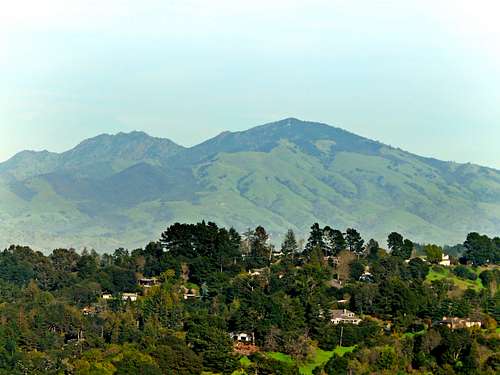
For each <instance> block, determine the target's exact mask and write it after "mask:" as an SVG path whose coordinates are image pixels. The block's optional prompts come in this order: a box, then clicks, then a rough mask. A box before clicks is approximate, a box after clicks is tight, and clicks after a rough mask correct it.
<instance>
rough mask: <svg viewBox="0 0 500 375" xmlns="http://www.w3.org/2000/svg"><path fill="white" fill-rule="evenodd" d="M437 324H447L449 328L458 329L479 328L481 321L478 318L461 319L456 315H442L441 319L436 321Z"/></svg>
mask: <svg viewBox="0 0 500 375" xmlns="http://www.w3.org/2000/svg"><path fill="white" fill-rule="evenodd" d="M438 324H439V325H443V326H447V327H448V328H450V329H460V328H473V327H477V328H481V325H482V323H481V321H479V320H471V319H468V318H467V319H463V318H456V317H452V318H450V317H446V316H444V317H443V320H441V321H439V322H438Z"/></svg>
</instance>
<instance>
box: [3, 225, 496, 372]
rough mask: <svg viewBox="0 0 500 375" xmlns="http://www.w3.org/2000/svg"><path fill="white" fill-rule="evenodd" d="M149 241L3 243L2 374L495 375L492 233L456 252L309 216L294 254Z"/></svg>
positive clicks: (198, 240)
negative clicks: (371, 235)
mask: <svg viewBox="0 0 500 375" xmlns="http://www.w3.org/2000/svg"><path fill="white" fill-rule="evenodd" d="M159 237H160V238H159V240H158V241H154V242H151V243H149V244H148V245H147V246H146V247H144V248H138V249H136V250H133V251H132V252H129V251H127V250H125V249H122V248H121V249H117V250H115V251H114V252H113V253H110V254H101V255H100V254H97V253H96V252H94V251H90V252H89V251H84V252H82V253H78V252H76V251H75V250H73V249H65V248H57V249H55V250H53V251H52V252H51V254H50V255H48V256H45V255H43V254H42V253H40V252H37V251H33V250H32V249H30V248H29V247H22V246H11V247H9V248H8V249H6V250H5V251H3V252H1V253H0V374H9V375H12V374H14V375H16V374H19V375H21V374H35V375H37V374H40V375H42V374H43V375H47V374H49V375H50V374H54V375H55V374H75V375H97V374H99V375H108V374H110V375H111V374H117V375H118V374H120V375H121V374H145V375H160V374H185V375H188V374H202V373H203V374H213V375H215V374H232V375H245V374H248V375H254V374H259V375H260V374H269V375H270V374H283V375H285V374H286V375H288V374H289V375H292V374H316V375H317V374H323V375H324V374H326V375H334V374H335V375H341V374H356V375H357V374H374V373H376V374H395V373H399V374H403V373H409V374H429V373H432V374H448V375H452V374H464V375H472V374H498V373H499V371H500V357H499V352H500V346H499V345H500V344H499V343H500V334H499V331H498V328H497V324H498V322H499V320H500V294H499V289H500V288H499V285H500V269H499V262H500V239H499V238H498V237H496V238H490V237H488V236H486V235H481V234H478V233H470V234H469V235H468V236H467V238H466V239H465V241H464V243H463V248H464V249H465V252H464V254H463V255H462V256H461V257H460V258H459V259H457V258H454V257H451V258H450V257H448V256H447V254H444V253H443V249H442V248H441V247H439V246H437V245H428V246H425V247H424V248H423V249H419V248H418V247H417V246H415V245H414V244H413V242H412V241H411V240H409V239H407V238H405V237H404V236H402V235H401V234H399V233H397V232H391V233H390V235H389V236H388V238H387V246H385V244H382V246H381V245H379V244H378V243H377V242H376V241H375V240H373V239H371V240H367V238H364V237H363V236H362V235H361V233H359V232H358V231H357V230H356V229H353V228H348V229H347V230H338V229H336V228H332V227H329V226H326V227H321V226H320V225H319V224H314V225H313V226H312V227H311V229H310V233H309V235H308V240H307V242H306V243H305V244H304V246H303V247H302V246H301V244H300V243H299V242H298V241H297V239H296V237H295V234H294V232H293V231H292V230H289V231H287V232H286V235H285V236H284V238H285V239H284V241H283V243H282V244H281V246H278V247H275V246H273V245H272V244H270V242H269V235H268V233H267V231H266V229H265V228H264V227H262V226H258V227H256V228H255V229H252V230H249V231H247V232H245V233H243V234H240V233H238V232H237V231H236V230H234V229H226V228H224V227H219V226H217V225H216V224H214V223H205V222H200V223H198V224H180V223H176V224H173V225H172V226H170V227H168V228H167V229H166V230H165V231H163V232H162V233H161V236H159ZM382 247H387V249H388V250H384V249H383V248H382ZM417 250H418V251H417ZM419 254H425V255H419Z"/></svg>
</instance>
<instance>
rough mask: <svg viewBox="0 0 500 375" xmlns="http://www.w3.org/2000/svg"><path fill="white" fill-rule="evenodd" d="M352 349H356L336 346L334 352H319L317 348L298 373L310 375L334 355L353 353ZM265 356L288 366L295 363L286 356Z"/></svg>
mask: <svg viewBox="0 0 500 375" xmlns="http://www.w3.org/2000/svg"><path fill="white" fill-rule="evenodd" d="M354 349H356V347H355V346H349V347H345V346H337V347H336V348H335V349H334V350H331V351H326V350H321V349H319V348H318V349H316V350H315V351H314V355H313V356H312V357H311V358H310V359H309V361H307V362H306V363H303V364H301V365H300V366H299V371H300V373H301V374H302V375H312V373H313V370H314V369H315V368H316V367H319V366H322V365H324V364H326V362H328V361H329V360H330V358H331V357H332V356H333V354H334V353H336V354H338V355H340V356H343V355H344V354H346V353H350V352H352V351H354ZM267 356H268V357H269V358H273V359H276V360H278V361H281V362H285V363H290V364H293V363H295V361H294V359H293V358H292V357H291V356H289V355H288V354H283V353H277V352H273V353H267Z"/></svg>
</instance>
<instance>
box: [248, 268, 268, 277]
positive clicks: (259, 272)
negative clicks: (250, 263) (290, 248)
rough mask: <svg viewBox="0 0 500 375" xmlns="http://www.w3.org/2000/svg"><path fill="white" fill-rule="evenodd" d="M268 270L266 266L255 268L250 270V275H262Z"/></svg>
mask: <svg viewBox="0 0 500 375" xmlns="http://www.w3.org/2000/svg"><path fill="white" fill-rule="evenodd" d="M265 271H266V268H255V269H253V270H250V271H248V274H249V275H250V276H260V275H262V274H263V273H264V272H265Z"/></svg>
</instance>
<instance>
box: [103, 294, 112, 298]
mask: <svg viewBox="0 0 500 375" xmlns="http://www.w3.org/2000/svg"><path fill="white" fill-rule="evenodd" d="M112 298H113V295H112V294H111V293H103V295H102V299H112Z"/></svg>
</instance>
